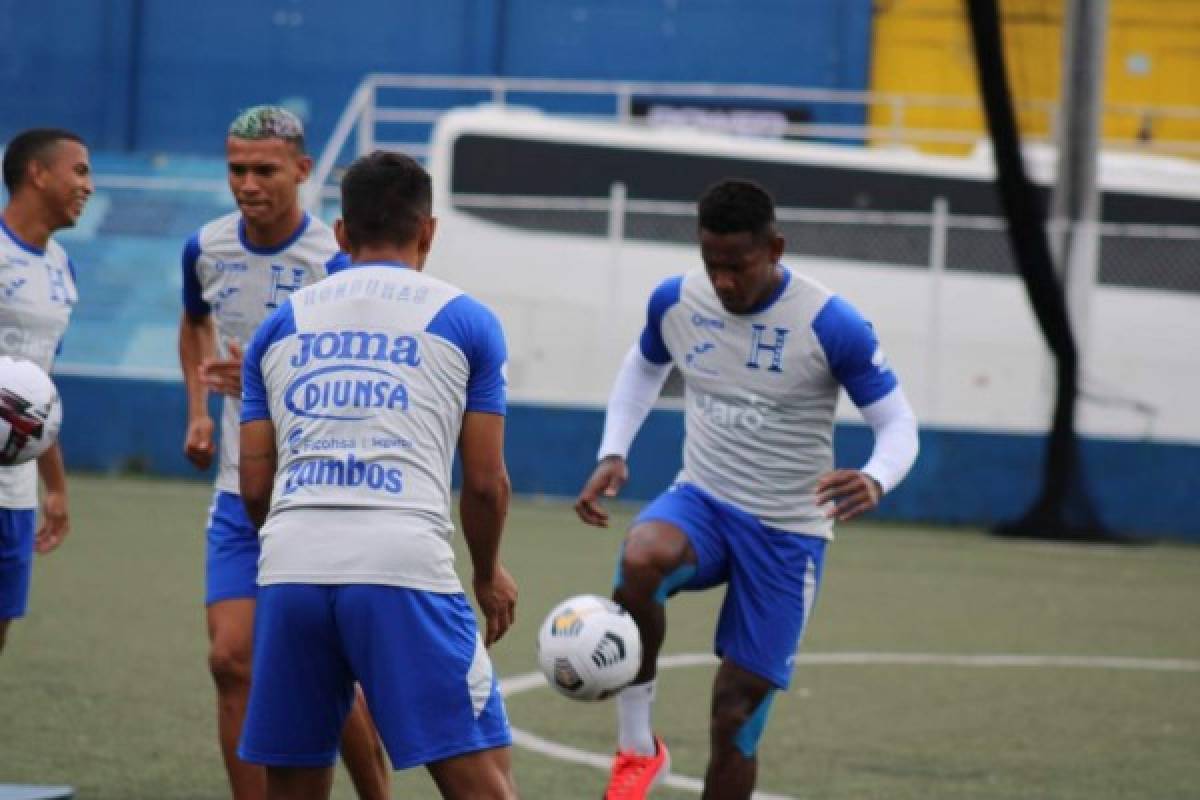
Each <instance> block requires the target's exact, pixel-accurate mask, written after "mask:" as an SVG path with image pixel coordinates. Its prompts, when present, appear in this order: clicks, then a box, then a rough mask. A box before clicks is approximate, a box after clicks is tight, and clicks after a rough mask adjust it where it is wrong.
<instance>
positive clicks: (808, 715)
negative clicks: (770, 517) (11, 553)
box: [0, 476, 1200, 800]
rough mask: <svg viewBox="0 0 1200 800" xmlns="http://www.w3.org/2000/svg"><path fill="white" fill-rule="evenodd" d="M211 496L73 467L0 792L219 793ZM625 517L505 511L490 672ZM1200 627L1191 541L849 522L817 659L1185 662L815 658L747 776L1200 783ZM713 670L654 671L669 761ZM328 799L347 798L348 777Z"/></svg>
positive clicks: (1019, 786)
mask: <svg viewBox="0 0 1200 800" xmlns="http://www.w3.org/2000/svg"><path fill="white" fill-rule="evenodd" d="M208 497H209V489H208V488H207V487H205V486H201V485H198V484H188V483H170V482H155V481H140V480H117V479H97V478H88V477H81V476H76V477H75V478H74V481H73V484H72V500H73V507H72V510H73V517H74V533H73V534H72V536H71V538H70V539H69V540H68V541H67V543H66V544H65V545H64V546H63V548H62V549H61V550H60V551H59V552H57V553H55V554H53V555H51V556H49V557H45V558H43V559H42V560H41V561H40V562H39V564H38V566H37V568H36V571H35V575H34V590H33V597H32V603H31V611H30V616H29V617H28V618H26V619H25V620H22V621H20V622H18V623H15V624H14V626H13V628H12V630H11V632H10V635H9V645H8V649H7V650H6V652H5V653H4V654H3V655H0V783H2V782H14V783H24V782H30V783H70V784H73V785H75V786H77V787H78V788H79V790H80V791H79V797H81V798H90V799H95V800H100V798H107V799H109V800H131V799H137V798H219V797H222V796H225V783H224V774H223V771H222V768H221V764H220V760H219V755H218V752H217V747H216V741H215V733H214V730H215V723H214V711H213V707H212V690H211V688H210V683H209V678H208V675H207V672H206V667H205V635H204V617H203V609H202V607H201V586H202V580H201V577H202V576H201V572H202V561H203V557H202V556H203V547H202V538H203V537H202V526H203V523H204V518H205V510H206V506H207V502H208ZM628 510H630V509H627V510H626V511H628ZM627 519H628V516H627V515H622V516H620V517H619V519H618V520H617V523H618V526H617V527H616V528H614V529H613V530H611V531H607V532H599V531H594V530H591V529H585V528H584V527H583V526H582V525H580V524H578V523H576V522H575V520H574V516H573V515H572V513H571V512H570V510H569V508H568V506H567V504H565V503H561V502H535V503H529V502H522V503H519V504H517V505H516V506H515V507H514V509H513V512H512V516H511V521H510V525H509V529H508V534H507V539H506V542H505V553H506V561H507V563H508V565H509V567H510V569H511V570H512V572H513V573H514V575H515V576H516V578H517V580H518V581H519V583H520V586H521V600H520V605H519V608H518V623H517V625H516V627H515V628H514V629H513V630H512V631H511V632H510V633H509V635H508V637H507V638H506V639H505V640H504V641H502V642H501V643H500V644H499V645H498V646H497V647H496V648H495V649H494V652H493V657H494V658H495V660H496V662H497V665H498V667H499V669H500V671H501V673H502V675H505V676H513V675H519V674H521V673H527V672H529V671H531V670H533V669H534V663H533V639H534V633H535V630H536V627H537V624H538V623H539V622H540V618H541V616H542V615H543V614H544V613H545V612H546V611H547V610H548V609H549V608H550V606H551V605H553V603H554V602H556V601H558V600H559V599H561V598H563V597H565V596H566V595H568V594H574V593H579V592H585V591H591V592H599V593H605V592H606V591H607V589H608V583H609V577H610V574H611V569H612V563H613V557H614V552H615V546H616V543H617V541H618V536H619V531H620V530H621V528H622V527H623V525H624V523H625V522H626V521H627ZM719 600H720V597H719V594H718V593H716V592H710V593H707V594H704V595H698V596H684V597H680V598H676V599H675V600H673V601H672V603H671V606H670V614H671V616H670V623H671V627H670V632H669V634H668V639H667V643H666V646H665V648H664V653H667V654H680V653H706V652H707V651H708V650H709V640H710V636H711V628H712V622H711V621H712V619H713V616H714V613H715V609H716V607H717V604H718V603H719ZM1198 619H1200V548H1195V547H1178V546H1166V545H1159V546H1154V547H1148V548H1139V549H1132V550H1120V549H1112V548H1099V547H1065V546H1055V545H1037V544H1020V543H1013V542H1006V541H998V540H995V539H992V538H989V537H987V536H986V535H984V534H982V533H980V532H978V531H974V530H968V529H957V530H930V529H924V528H918V527H897V526H883V525H873V524H865V523H864V524H853V525H846V526H843V527H842V529H841V532H840V535H839V540H838V541H837V543H836V544H835V545H834V546H833V548H832V550H831V555H830V560H829V562H828V564H827V572H826V576H825V584H824V586H823V588H822V595H821V599H820V602H819V604H818V608H817V612H816V615H815V617H814V620H813V623H812V625H811V628H810V631H809V634H808V637H807V640H806V642H805V647H804V652H805V653H806V654H808V655H809V656H811V657H816V656H819V655H822V654H831V660H833V661H842V662H844V661H850V660H853V659H851V658H848V657H847V658H840V659H839V658H832V656H834V655H837V654H843V655H844V654H851V653H863V654H865V653H882V654H895V653H901V654H943V655H945V654H958V655H995V654H1008V655H1044V656H1096V657H1101V656H1103V657H1130V658H1141V659H1176V660H1184V663H1177V664H1176V666H1177V667H1179V668H1180V669H1177V670H1175V671H1161V670H1152V669H1131V668H1123V669H1114V668H1102V667H1099V666H1090V667H1078V666H1076V667H1072V666H1033V665H1016V666H997V665H980V664H977V663H976V664H967V665H946V664H938V663H934V664H891V663H872V664H854V663H829V664H823V663H818V664H812V663H805V664H802V665H801V666H800V667H799V668H798V669H797V673H796V676H795V680H794V683H793V689H792V691H791V692H789V693H788V694H786V695H783V696H781V697H780V698H779V700H778V701H777V702H776V704H775V707H774V711H773V712H772V717H771V721H770V724H769V726H768V728H767V734H766V736H765V739H764V743H763V746H762V748H761V753H760V754H761V759H762V767H761V770H760V780H759V787H760V789H762V790H763V791H766V792H770V793H772V794H774V795H778V796H789V797H802V798H814V799H818V798H855V799H858V798H888V799H889V800H902V799H903V798H913V799H914V800H927V799H928V798H972V799H974V798H979V799H981V800H982V799H983V798H1005V800H1009V799H1011V798H1087V800H1106V799H1107V798H1155V799H1158V798H1185V797H1186V798H1195V797H1198V796H1200V671H1197V662H1198V661H1200V622H1198ZM884 660H885V661H886V659H884ZM987 663H990V662H987ZM1157 663H1158V662H1154V663H1153V664H1149V666H1154V665H1155V664H1157ZM711 675H712V670H711V668H710V667H708V666H698V667H697V666H693V667H687V668H678V669H671V670H668V671H664V672H663V673H662V678H661V680H660V695H659V697H660V699H659V702H658V704H657V709H656V719H657V722H658V727H659V729H660V731H661V732H662V733H663V734H664V735H665V737H666V738H667V741H668V743H669V744H670V745H671V748H672V753H673V756H674V762H675V772H676V774H678V775H682V776H691V777H698V776H700V775H702V774H703V768H704V761H705V752H706V749H707V734H706V730H705V725H706V715H707V708H708V682H709V680H710V679H711ZM509 712H510V716H511V719H512V722H513V724H514V725H515V726H516V727H518V728H520V729H522V730H524V731H527V732H529V733H531V734H534V735H536V736H539V737H541V738H543V739H546V740H551V741H554V742H557V743H560V744H563V745H568V746H571V747H575V748H579V749H581V750H585V751H590V752H595V753H598V754H604V753H607V752H608V751H610V750H611V749H612V746H613V732H612V725H613V707H612V705H611V704H600V705H595V706H584V705H579V704H574V703H571V702H570V701H568V700H565V699H561V698H559V697H558V696H557V695H555V694H553V693H552V692H551V691H550V690H549V689H546V688H540V689H535V690H532V691H527V692H523V693H520V694H517V695H514V696H512V697H511V698H510V700H509ZM515 766H516V771H517V780H518V782H519V785H520V787H521V789H522V794H523V796H524V797H526V798H576V797H582V798H596V797H599V796H600V795H601V792H602V786H603V783H604V775H603V773H602V772H600V771H599V770H597V769H595V768H593V767H589V766H582V765H576V764H571V763H565V762H562V761H557V760H554V759H551V758H550V757H548V756H545V755H541V754H538V753H534V752H530V751H526V750H522V749H517V750H516V751H515ZM335 796H336V797H339V798H349V797H351V796H352V792H350V791H349V788H348V782H347V781H346V779H345V776H344V775H339V776H338V781H337V785H336V788H335ZM395 796H396V797H397V798H410V797H416V798H420V797H431V796H434V793H433V789H432V784H431V783H430V781H429V780H428V778H427V777H426V776H425V774H424V773H423V772H421V771H413V772H410V773H405V774H400V775H397V776H396V780H395ZM656 796H661V797H664V798H667V797H677V798H684V797H695V796H696V795H695V794H694V793H692V792H690V791H687V790H686V789H664V790H662V791H660V792H659V793H658V794H657V795H656Z"/></svg>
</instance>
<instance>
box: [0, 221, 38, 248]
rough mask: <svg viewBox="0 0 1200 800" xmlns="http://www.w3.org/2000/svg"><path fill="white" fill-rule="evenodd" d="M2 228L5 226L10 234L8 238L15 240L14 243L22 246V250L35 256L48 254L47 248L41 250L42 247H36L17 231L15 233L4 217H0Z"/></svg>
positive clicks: (0, 226)
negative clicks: (17, 233)
mask: <svg viewBox="0 0 1200 800" xmlns="http://www.w3.org/2000/svg"><path fill="white" fill-rule="evenodd" d="M0 228H3V229H4V232H5V233H6V234H7V235H8V238H10V239H12V240H13V244H15V245H16V246H17V247H19V248H21V249H22V250H24V251H25V252H26V253H29V254H31V255H35V256H44V255H46V251H45V250H40V249H38V248H36V247H34V246H33V245H31V244H30V243H29V242H27V241H25V240H24V239H22V238H21V237H20V236H17V235H16V234H15V233H13V232H12V228H10V227H8V225H7V224H6V223H5V222H4V218H3V217H0Z"/></svg>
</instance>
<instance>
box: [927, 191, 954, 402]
mask: <svg viewBox="0 0 1200 800" xmlns="http://www.w3.org/2000/svg"><path fill="white" fill-rule="evenodd" d="M949 221H950V214H949V204H948V203H947V202H946V198H945V197H935V198H934V199H933V216H932V217H931V218H930V225H929V356H928V358H927V359H926V363H925V416H926V417H928V419H929V420H930V421H931V422H933V423H934V424H937V422H938V393H939V391H940V389H941V387H940V384H941V378H942V376H941V353H942V282H943V281H944V280H945V277H946V237H947V234H948V233H949Z"/></svg>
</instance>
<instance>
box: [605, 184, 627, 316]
mask: <svg viewBox="0 0 1200 800" xmlns="http://www.w3.org/2000/svg"><path fill="white" fill-rule="evenodd" d="M627 200H628V194H627V191H626V189H625V184H623V183H621V182H620V181H618V182H616V183H614V184H613V185H612V187H611V188H610V189H609V191H608V244H609V248H610V249H609V265H608V268H609V273H608V312H609V316H610V319H611V318H615V316H616V313H617V309H619V308H620V307H621V249H622V248H623V247H624V246H625V207H626V204H627Z"/></svg>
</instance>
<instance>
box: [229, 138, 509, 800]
mask: <svg viewBox="0 0 1200 800" xmlns="http://www.w3.org/2000/svg"><path fill="white" fill-rule="evenodd" d="M431 209H432V190H431V185H430V179H429V175H428V173H426V172H425V170H424V169H422V168H421V166H420V165H419V164H417V163H416V162H415V161H413V160H412V159H411V158H408V157H407V156H402V155H399V154H395V153H383V152H376V153H374V154H372V155H369V156H365V157H363V158H361V159H359V160H358V161H356V162H355V163H354V164H353V165H352V166H351V167H350V169H349V170H348V171H347V172H346V174H345V177H344V178H343V180H342V214H343V219H342V220H339V222H338V223H337V228H336V230H337V235H338V240H339V242H340V243H341V244H342V246H343V247H344V248H345V249H346V250H348V251H349V252H350V254H351V257H352V259H353V264H352V265H351V266H350V267H348V268H346V269H345V270H343V271H341V272H339V273H338V274H336V275H334V276H331V277H330V278H328V279H326V280H324V281H322V282H320V283H318V284H315V285H313V286H309V287H307V288H305V289H301V290H300V291H297V292H295V293H294V294H293V295H292V296H291V297H290V298H289V299H288V300H286V301H285V302H284V303H283V305H282V307H281V308H280V309H279V310H278V311H276V312H275V313H274V314H273V315H272V316H271V318H270V319H268V320H267V321H266V322H265V323H264V324H263V326H262V328H261V329H260V330H259V331H258V333H257V334H256V335H255V337H254V339H253V341H252V342H251V344H250V347H249V349H248V350H247V351H246V363H245V370H244V377H243V385H244V391H243V403H242V429H241V467H240V476H241V490H242V499H243V500H244V501H245V504H246V508H247V511H248V513H249V515H250V518H251V520H252V521H253V522H254V524H255V525H259V526H261V530H260V536H261V538H262V561H261V563H260V567H259V578H258V580H259V585H260V589H259V594H258V612H257V613H258V620H257V624H256V628H255V642H254V648H255V661H254V678H253V681H252V684H251V695H250V707H249V712H248V714H247V718H246V727H245V732H244V734H243V736H242V742H241V747H240V750H239V752H240V754H241V757H242V758H243V759H246V760H247V761H252V762H255V763H260V764H265V765H266V766H267V790H268V797H269V798H276V797H278V798H283V797H289V798H290V797H306V798H315V797H327V796H328V793H329V787H330V782H331V780H332V771H331V765H332V764H333V759H334V756H335V745H336V742H337V735H338V732H339V731H340V730H341V725H342V720H343V719H344V717H345V715H346V712H347V710H348V708H349V706H350V701H351V697H352V696H353V687H354V683H355V681H358V682H359V683H360V684H361V685H362V688H363V691H364V692H365V694H366V696H367V699H368V701H369V704H370V707H371V713H372V715H373V717H374V719H375V722H376V725H377V726H378V728H379V732H380V735H381V736H382V738H383V741H384V745H385V746H386V748H387V751H388V754H389V756H390V757H391V761H392V764H393V766H394V767H395V768H396V769H405V768H408V767H413V766H417V765H422V764H423V765H426V767H427V768H428V769H429V771H430V773H431V775H432V776H433V779H434V782H435V783H436V784H437V786H438V789H439V790H440V791H441V793H442V795H443V796H444V797H451V798H464V799H465V798H511V797H515V796H516V790H515V787H514V784H513V780H512V774H511V767H510V756H509V750H510V744H511V735H510V732H509V728H508V722H507V718H506V715H505V711H504V704H503V701H502V700H501V697H500V694H499V691H498V689H497V682H496V679H495V677H494V674H493V670H492V664H491V660H490V658H489V656H488V653H487V649H486V648H487V647H489V646H490V645H491V644H492V643H493V642H495V641H496V640H497V639H499V638H500V637H501V636H502V635H503V634H504V632H505V631H506V630H507V629H508V627H509V626H510V625H511V624H512V620H513V612H514V607H515V602H516V585H515V583H514V582H513V580H512V578H511V577H510V576H509V574H508V572H507V571H506V570H505V569H504V567H503V566H502V565H501V563H500V558H499V545H500V538H501V533H502V531H503V526H504V517H505V514H506V512H507V508H508V497H509V484H508V476H507V472H506V469H505V466H504V455H503V444H504V414H505V404H506V401H505V383H506V382H505V362H506V357H507V356H506V349H505V343H504V335H503V332H502V330H501V328H500V324H499V322H498V320H497V319H496V317H495V316H494V315H493V314H492V312H491V311H489V310H488V309H487V308H486V307H484V306H483V305H481V304H480V303H479V302H477V301H476V300H474V299H472V298H471V297H469V296H468V295H466V294H463V293H462V291H461V290H459V289H457V288H455V287H454V286H451V285H450V284H447V283H444V282H443V281H440V280H437V279H436V278H432V277H429V276H427V275H425V274H424V273H423V272H422V271H421V270H422V267H423V265H424V263H425V258H426V256H427V254H428V252H429V249H430V247H431V245H432V242H433V235H434V229H435V224H436V220H435V219H434V218H433V217H432V216H431V213H432V211H431ZM456 444H457V446H458V449H459V454H460V456H461V464H462V495H461V501H460V510H461V516H462V526H463V535H464V538H465V539H466V543H467V546H468V549H469V551H470V554H471V561H472V565H473V567H474V575H473V581H472V583H473V586H474V590H475V597H476V600H477V601H478V603H479V608H480V610H481V611H482V613H483V615H484V617H485V619H486V633H485V635H484V636H483V637H480V635H479V631H478V628H477V627H476V623H475V617H474V614H473V612H472V610H471V606H470V604H469V602H468V601H467V598H466V596H465V594H464V593H463V589H462V585H461V583H460V581H459V579H458V576H457V574H456V573H455V569H454V553H453V550H452V548H451V545H450V539H451V536H452V535H453V532H454V525H453V522H452V521H451V517H450V511H451V509H450V506H451V493H450V477H451V463H452V460H453V458H454V452H455V445H456Z"/></svg>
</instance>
